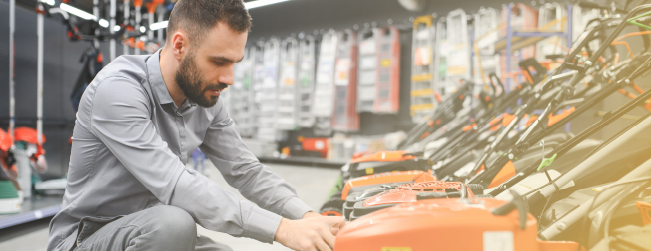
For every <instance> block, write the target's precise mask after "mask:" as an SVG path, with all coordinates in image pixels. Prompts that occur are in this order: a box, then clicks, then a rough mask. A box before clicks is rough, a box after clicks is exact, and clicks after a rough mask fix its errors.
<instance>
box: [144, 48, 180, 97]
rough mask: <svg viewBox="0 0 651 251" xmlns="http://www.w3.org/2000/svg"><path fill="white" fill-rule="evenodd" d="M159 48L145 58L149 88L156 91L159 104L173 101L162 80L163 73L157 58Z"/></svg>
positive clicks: (158, 56) (158, 57)
mask: <svg viewBox="0 0 651 251" xmlns="http://www.w3.org/2000/svg"><path fill="white" fill-rule="evenodd" d="M161 50H162V49H161ZM161 50H158V51H157V52H156V53H154V54H152V55H151V56H150V57H149V59H147V71H148V75H149V76H148V77H149V82H150V83H151V88H152V90H154V93H156V96H157V97H158V102H160V103H161V104H169V103H174V100H173V99H172V96H170V92H169V91H168V90H167V86H166V85H165V80H163V74H162V73H161V71H160V62H159V60H160V52H161Z"/></svg>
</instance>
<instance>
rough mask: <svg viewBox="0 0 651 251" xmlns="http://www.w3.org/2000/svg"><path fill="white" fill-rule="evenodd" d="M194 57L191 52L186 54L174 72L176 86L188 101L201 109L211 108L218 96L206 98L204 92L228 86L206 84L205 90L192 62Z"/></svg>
mask: <svg viewBox="0 0 651 251" xmlns="http://www.w3.org/2000/svg"><path fill="white" fill-rule="evenodd" d="M194 58H195V55H194V53H193V52H191V53H190V54H188V55H187V56H186V57H185V58H184V59H183V60H181V64H180V65H179V69H178V71H177V72H176V77H175V80H176V84H177V85H178V86H179V88H181V90H182V91H183V94H185V97H186V98H188V99H189V100H190V101H192V102H194V103H197V105H200V106H202V107H206V108H208V107H213V106H214V105H215V104H217V101H218V100H219V96H213V95H209V96H208V97H206V92H208V91H210V90H224V89H226V87H228V85H226V84H225V83H218V84H207V85H206V87H205V88H203V89H202V88H201V87H202V86H204V84H203V83H204V81H203V80H201V73H200V72H199V68H197V65H196V64H195V61H194Z"/></svg>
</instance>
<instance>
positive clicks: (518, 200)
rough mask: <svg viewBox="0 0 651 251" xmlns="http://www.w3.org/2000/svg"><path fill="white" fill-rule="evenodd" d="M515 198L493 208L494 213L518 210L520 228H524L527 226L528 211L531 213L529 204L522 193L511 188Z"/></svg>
mask: <svg viewBox="0 0 651 251" xmlns="http://www.w3.org/2000/svg"><path fill="white" fill-rule="evenodd" d="M509 192H511V195H512V196H513V199H511V201H510V202H509V203H506V204H504V205H503V206H501V207H498V208H495V209H493V210H492V213H493V214H494V215H507V214H509V213H510V212H511V211H513V210H518V214H519V215H520V229H522V230H524V229H525V228H526V226H527V213H529V204H528V203H527V202H526V201H525V200H524V198H523V197H522V196H520V194H518V193H517V192H515V191H514V190H513V189H510V190H509Z"/></svg>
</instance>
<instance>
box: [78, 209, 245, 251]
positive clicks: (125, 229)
mask: <svg viewBox="0 0 651 251" xmlns="http://www.w3.org/2000/svg"><path fill="white" fill-rule="evenodd" d="M95 229H96V230H95ZM90 231H92V233H88V232H90ZM88 234H90V235H88ZM86 235H88V236H86ZM77 243H78V245H77V248H75V249H73V250H75V251H91V250H92V251H95V250H111V251H118V250H119V251H122V250H125V251H126V250H128V251H137V250H138V251H139V250H170V251H185V250H197V251H232V249H231V248H230V247H228V246H226V245H224V244H220V243H217V242H214V241H213V240H211V239H210V238H208V237H205V236H201V237H197V226H196V223H195V221H194V219H192V217H191V216H190V214H188V213H187V212H186V211H184V210H183V209H180V208H178V207H173V206H155V207H151V208H148V209H145V210H142V211H139V212H135V213H132V214H129V215H126V216H124V217H121V218H119V219H116V220H114V221H111V222H109V223H107V224H106V225H103V226H99V229H97V227H94V226H92V225H88V226H84V227H83V228H82V229H81V230H80V234H79V235H78V239H77Z"/></svg>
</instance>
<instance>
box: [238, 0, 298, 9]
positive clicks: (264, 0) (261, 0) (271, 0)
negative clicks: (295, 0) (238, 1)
mask: <svg viewBox="0 0 651 251" xmlns="http://www.w3.org/2000/svg"><path fill="white" fill-rule="evenodd" d="M285 1H289V0H258V1H253V2H248V3H244V6H245V7H246V8H247V9H253V8H258V7H262V6H267V5H270V4H275V3H281V2H285Z"/></svg>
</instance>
